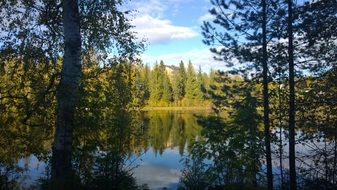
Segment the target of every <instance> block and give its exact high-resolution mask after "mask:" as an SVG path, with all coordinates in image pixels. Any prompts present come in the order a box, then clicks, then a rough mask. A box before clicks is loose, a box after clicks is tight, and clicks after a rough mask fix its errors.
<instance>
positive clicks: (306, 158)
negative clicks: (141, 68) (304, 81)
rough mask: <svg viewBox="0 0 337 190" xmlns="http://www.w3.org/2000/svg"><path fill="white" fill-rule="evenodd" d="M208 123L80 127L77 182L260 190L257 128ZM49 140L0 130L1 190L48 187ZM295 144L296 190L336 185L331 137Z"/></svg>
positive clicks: (278, 180) (203, 119)
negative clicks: (231, 186) (253, 189)
mask: <svg viewBox="0 0 337 190" xmlns="http://www.w3.org/2000/svg"><path fill="white" fill-rule="evenodd" d="M210 115H212V114H211V113H210V112H193V111H148V112H139V113H137V114H133V115H130V116H128V117H127V116H125V117H123V118H114V117H106V118H107V119H105V120H101V121H95V120H93V119H92V118H90V117H89V118H87V119H82V120H81V123H79V124H78V126H77V128H76V129H75V131H74V147H75V148H74V150H73V170H74V173H75V175H76V176H77V178H78V179H77V180H79V181H80V183H81V184H82V185H83V186H85V187H86V188H87V189H108V187H119V188H120V187H123V188H122V189H124V187H128V185H130V184H136V185H137V186H141V185H143V186H142V187H141V188H143V189H144V188H145V189H146V188H148V189H163V188H166V189H177V188H178V187H179V186H180V185H181V184H180V182H181V181H183V182H184V184H187V185H186V187H189V186H188V184H189V183H191V182H192V184H190V185H198V186H200V187H202V186H203V185H206V184H207V183H208V185H209V184H210V183H211V184H212V185H214V186H216V185H223V184H248V186H242V187H241V186H240V187H241V188H248V187H250V185H251V186H255V185H256V186H264V185H265V184H266V181H265V163H264V160H265V158H264V144H263V129H262V128H261V125H259V124H257V125H254V124H253V123H245V124H240V122H238V123H236V124H235V122H236V120H234V121H233V122H234V124H228V123H226V122H224V120H223V119H219V118H216V117H208V116H210ZM279 132H280V129H274V131H273V134H274V136H273V144H272V147H273V168H274V170H273V172H274V174H275V175H274V181H275V185H276V186H277V188H280V187H281V184H286V183H287V177H288V173H287V168H288V166H287V162H288V160H287V139H286V138H285V137H286V134H285V133H284V131H283V132H282V133H279ZM52 134H53V128H52V127H51V128H48V127H46V128H41V127H36V126H32V127H28V126H22V125H13V126H11V127H9V128H7V129H1V144H2V145H3V146H2V147H1V148H0V150H1V151H0V155H1V157H0V158H1V159H0V172H1V173H0V174H1V181H0V182H1V183H2V184H1V185H2V186H1V187H5V188H4V189H25V188H26V189H28V188H32V189H38V188H41V187H44V186H45V184H46V183H48V182H47V181H48V179H49V177H50V164H49V163H50V157H51V153H52V151H51V147H52V142H53V135H52ZM280 134H281V135H280ZM280 140H282V141H280ZM297 141H298V143H297V147H296V148H297V151H298V157H297V158H298V160H297V166H298V168H299V171H303V172H302V173H301V172H299V174H300V175H299V183H300V184H302V183H303V184H304V185H303V186H299V187H300V188H301V187H303V189H305V188H304V187H306V185H307V182H308V181H310V180H312V181H313V180H316V179H319V180H323V179H326V180H327V181H329V182H331V183H334V180H335V176H336V173H333V172H336V156H335V155H336V152H337V151H336V139H335V137H334V138H332V137H329V136H327V135H325V134H324V133H321V132H312V131H310V132H309V131H301V132H300V131H299V132H298V135H297ZM192 145H193V146H192ZM281 145H282V146H281ZM280 147H283V149H284V150H282V149H280ZM280 150H282V151H280ZM280 163H281V164H280ZM280 166H282V167H280ZM193 180H195V181H193ZM209 181H211V182H209ZM312 181H310V182H312ZM193 183H194V184H193ZM254 184H255V185H254ZM320 184H323V183H319V184H318V185H320ZM316 185H317V184H316ZM131 186H132V185H131ZM131 186H130V187H131ZM104 187H107V188H104ZM315 187H316V186H315ZM239 189H240V188H239ZM326 189H328V188H326Z"/></svg>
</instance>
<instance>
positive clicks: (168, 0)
mask: <svg viewBox="0 0 337 190" xmlns="http://www.w3.org/2000/svg"><path fill="white" fill-rule="evenodd" d="M127 6H128V7H131V9H134V10H137V11H136V12H135V13H134V14H133V19H132V24H133V25H134V26H135V28H134V30H135V31H136V32H137V33H138V37H139V38H144V39H146V40H147V43H148V45H147V48H146V51H145V52H144V53H143V55H142V59H143V62H144V63H147V64H149V65H153V64H154V63H155V62H156V61H158V62H159V61H160V60H163V61H164V62H165V63H166V64H169V65H178V64H179V62H180V60H183V61H184V62H185V64H186V63H188V61H189V60H191V62H192V63H193V64H194V66H195V68H198V67H199V66H201V68H202V70H203V71H206V72H207V71H209V70H210V68H214V69H224V68H221V67H223V65H224V64H221V63H219V62H217V61H214V60H213V55H212V54H211V53H210V52H209V47H207V46H206V45H204V44H203V43H202V35H201V28H200V26H201V25H202V22H203V21H204V20H209V19H210V15H209V13H208V10H209V9H210V8H211V4H210V2H209V0H132V1H130V2H129V3H128V4H127Z"/></svg>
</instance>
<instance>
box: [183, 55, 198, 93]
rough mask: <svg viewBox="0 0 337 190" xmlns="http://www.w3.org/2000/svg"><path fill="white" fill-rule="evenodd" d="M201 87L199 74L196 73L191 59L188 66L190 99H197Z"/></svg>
mask: <svg viewBox="0 0 337 190" xmlns="http://www.w3.org/2000/svg"><path fill="white" fill-rule="evenodd" d="M199 88H200V87H199V86H198V81H197V76H196V74H195V71H194V68H193V65H192V63H191V61H189V63H188V67H187V80H186V96H185V97H186V98H187V99H188V100H193V99H196V97H197V92H198V89H199Z"/></svg>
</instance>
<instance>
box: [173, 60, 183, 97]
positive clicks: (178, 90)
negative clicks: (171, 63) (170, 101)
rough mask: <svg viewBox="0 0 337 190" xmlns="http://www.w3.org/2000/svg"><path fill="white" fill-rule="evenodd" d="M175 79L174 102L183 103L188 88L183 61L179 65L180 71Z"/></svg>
mask: <svg viewBox="0 0 337 190" xmlns="http://www.w3.org/2000/svg"><path fill="white" fill-rule="evenodd" d="M175 74H176V75H175V77H174V86H175V87H174V100H175V101H177V102H178V101H181V100H182V99H183V98H184V96H185V92H186V91H185V87H186V70H185V66H184V62H183V61H181V62H180V64H179V69H178V71H177V72H176V73H175Z"/></svg>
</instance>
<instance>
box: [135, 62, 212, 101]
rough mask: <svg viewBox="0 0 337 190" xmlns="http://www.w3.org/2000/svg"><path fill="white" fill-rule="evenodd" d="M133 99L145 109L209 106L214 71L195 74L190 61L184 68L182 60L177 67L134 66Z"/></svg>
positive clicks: (159, 65) (162, 63) (163, 64)
mask: <svg viewBox="0 0 337 190" xmlns="http://www.w3.org/2000/svg"><path fill="white" fill-rule="evenodd" d="M137 70H138V71H137V72H136V79H135V82H136V84H137V85H136V89H134V90H136V91H139V92H140V93H139V94H138V96H137V98H138V99H136V100H134V101H139V102H138V103H137V104H139V105H147V106H153V107H156V106H210V105H211V100H210V98H209V96H208V93H207V91H208V90H209V89H210V86H211V85H212V83H214V77H215V75H214V73H215V72H214V71H211V72H210V74H207V73H204V72H202V71H201V69H200V68H199V70H198V71H197V72H196V71H195V69H194V67H193V65H192V63H191V61H190V62H189V63H188V66H187V69H186V68H185V65H184V63H183V62H182V61H181V62H180V64H179V67H175V66H167V65H165V63H164V62H163V61H160V63H159V64H158V63H156V64H155V65H154V66H153V68H152V69H150V67H149V66H148V65H145V66H140V67H137Z"/></svg>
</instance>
